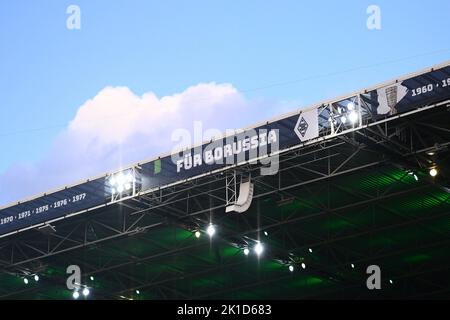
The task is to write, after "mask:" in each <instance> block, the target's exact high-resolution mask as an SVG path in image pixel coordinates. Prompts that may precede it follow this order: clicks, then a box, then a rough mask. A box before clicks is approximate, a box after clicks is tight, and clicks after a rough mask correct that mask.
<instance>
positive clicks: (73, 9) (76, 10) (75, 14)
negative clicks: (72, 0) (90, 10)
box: [66, 4, 81, 30]
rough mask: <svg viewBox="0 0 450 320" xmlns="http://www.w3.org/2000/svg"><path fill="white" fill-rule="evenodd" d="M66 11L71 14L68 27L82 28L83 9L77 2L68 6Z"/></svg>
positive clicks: (67, 21)
mask: <svg viewBox="0 0 450 320" xmlns="http://www.w3.org/2000/svg"><path fill="white" fill-rule="evenodd" d="M66 13H67V14H68V15H69V16H68V17H67V20H66V27H67V29H69V30H80V29H81V9H80V7H79V6H77V5H75V4H71V5H70V6H68V7H67V9H66Z"/></svg>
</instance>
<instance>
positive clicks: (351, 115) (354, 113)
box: [348, 111, 358, 123]
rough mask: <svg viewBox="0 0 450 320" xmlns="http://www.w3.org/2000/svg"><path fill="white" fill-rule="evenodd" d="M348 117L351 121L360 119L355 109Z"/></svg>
mask: <svg viewBox="0 0 450 320" xmlns="http://www.w3.org/2000/svg"><path fill="white" fill-rule="evenodd" d="M348 119H349V120H350V122H351V123H355V122H356V121H357V120H358V114H357V113H356V112H355V111H352V112H350V114H349V115H348Z"/></svg>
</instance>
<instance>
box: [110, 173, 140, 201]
mask: <svg viewBox="0 0 450 320" xmlns="http://www.w3.org/2000/svg"><path fill="white" fill-rule="evenodd" d="M135 182H136V179H135V176H134V172H133V170H131V169H130V170H127V171H123V172H119V173H116V174H113V175H111V177H110V178H109V180H108V183H109V186H110V187H111V193H112V194H113V195H115V194H121V193H123V192H124V191H130V190H132V189H133V186H134V183H135Z"/></svg>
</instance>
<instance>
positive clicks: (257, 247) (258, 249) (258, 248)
mask: <svg viewBox="0 0 450 320" xmlns="http://www.w3.org/2000/svg"><path fill="white" fill-rule="evenodd" d="M263 251H264V246H263V245H262V244H261V242H258V243H257V244H256V245H255V253H256V254H257V255H258V256H260V255H261V253H263Z"/></svg>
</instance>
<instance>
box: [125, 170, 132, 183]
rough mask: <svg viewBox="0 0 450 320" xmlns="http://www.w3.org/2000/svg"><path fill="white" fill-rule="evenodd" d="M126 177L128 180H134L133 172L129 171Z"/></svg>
mask: <svg viewBox="0 0 450 320" xmlns="http://www.w3.org/2000/svg"><path fill="white" fill-rule="evenodd" d="M125 179H126V180H127V182H133V175H132V174H131V172H128V173H127V175H126V176H125Z"/></svg>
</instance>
